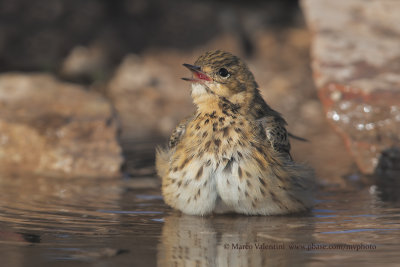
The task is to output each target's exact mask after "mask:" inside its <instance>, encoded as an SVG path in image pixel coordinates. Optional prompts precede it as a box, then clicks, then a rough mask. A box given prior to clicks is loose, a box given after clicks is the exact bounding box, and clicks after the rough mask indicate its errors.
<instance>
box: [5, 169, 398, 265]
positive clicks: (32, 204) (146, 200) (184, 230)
mask: <svg viewBox="0 0 400 267" xmlns="http://www.w3.org/2000/svg"><path fill="white" fill-rule="evenodd" d="M370 191H371V190H369V188H364V189H361V190H357V191H343V190H332V189H324V190H320V191H319V192H318V194H317V196H316V206H315V208H314V209H313V210H312V211H311V212H310V213H308V214H300V215H292V216H270V217H262V216H260V217H258V216H253V217H248V216H239V215H224V216H221V215H219V216H213V217H203V218H202V217H196V216H187V215H182V214H180V213H179V212H176V211H173V210H171V209H170V208H168V207H167V206H166V205H165V204H164V203H163V201H162V197H161V194H160V190H159V187H158V182H157V180H156V178H154V177H148V178H130V179H114V180H110V179H89V180H87V179H86V180H85V179H75V180H71V179H54V178H45V177H19V176H15V177H12V176H7V177H1V179H0V226H1V227H0V258H1V260H2V262H3V263H4V264H5V263H6V265H4V266H55V265H57V266H124V265H126V266H128V265H129V266H277V265H279V266H293V265H296V266H304V265H307V266H327V265H328V266H337V265H339V264H343V263H346V265H354V264H363V265H365V264H366V263H368V264H370V265H371V266H372V265H382V264H386V266H388V265H389V266H390V265H393V266H396V265H397V263H398V262H399V260H400V257H399V256H398V255H399V251H400V241H399V240H400V205H399V204H398V203H393V202H383V201H381V200H380V199H379V197H377V196H376V194H374V193H371V192H370ZM397 266H398V265H397Z"/></svg>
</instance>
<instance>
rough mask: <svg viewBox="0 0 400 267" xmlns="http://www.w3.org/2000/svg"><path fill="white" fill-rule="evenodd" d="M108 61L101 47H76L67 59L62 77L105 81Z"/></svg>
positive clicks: (62, 68)
mask: <svg viewBox="0 0 400 267" xmlns="http://www.w3.org/2000/svg"><path fill="white" fill-rule="evenodd" d="M108 65H109V64H108V59H107V56H106V53H105V49H104V48H103V47H101V45H98V44H94V45H91V46H76V47H74V48H73V49H72V50H71V52H70V53H69V55H68V56H67V57H66V58H65V60H64V62H63V63H62V66H61V69H60V75H61V76H62V77H65V78H67V79H69V80H73V81H80V80H89V81H90V80H95V81H97V80H103V79H105V76H106V75H105V73H107V66H108Z"/></svg>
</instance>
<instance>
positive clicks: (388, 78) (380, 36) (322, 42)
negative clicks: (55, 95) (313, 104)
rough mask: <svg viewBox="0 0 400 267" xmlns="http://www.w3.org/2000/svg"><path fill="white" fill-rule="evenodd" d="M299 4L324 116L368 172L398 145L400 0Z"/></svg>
mask: <svg viewBox="0 0 400 267" xmlns="http://www.w3.org/2000/svg"><path fill="white" fill-rule="evenodd" d="M302 7H303V10H304V12H305V14H306V18H307V23H308V26H309V28H310V29H311V31H312V33H313V42H312V50H311V51H312V58H313V62H312V67H313V72H314V81H315V84H316V85H317V87H318V89H319V97H320V99H321V101H322V103H323V106H324V110H325V113H326V116H327V118H328V120H329V121H330V122H331V124H332V125H333V127H334V128H335V130H336V131H337V132H338V133H339V134H340V135H341V136H342V137H343V139H344V140H345V143H346V145H347V148H348V149H349V150H350V152H351V153H352V155H353V156H354V158H355V160H356V162H357V165H358V167H359V168H360V170H361V171H362V172H363V173H366V174H371V173H373V172H374V169H375V167H376V166H377V163H378V158H379V156H380V154H381V152H382V151H383V150H386V149H388V148H390V147H394V146H400V134H399V133H400V72H399V70H400V63H399V62H400V46H399V43H400V16H398V14H399V13H400V2H398V1H378V0H373V1H368V2H366V1H363V0H350V1H349V0H338V1H329V0H303V1H302ZM396 14H397V15H396Z"/></svg>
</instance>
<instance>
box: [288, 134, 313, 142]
mask: <svg viewBox="0 0 400 267" xmlns="http://www.w3.org/2000/svg"><path fill="white" fill-rule="evenodd" d="M288 136H289V137H290V138H293V139H296V140H299V141H302V142H309V140H308V139H305V138H303V137H300V136H297V135H294V134H292V133H288Z"/></svg>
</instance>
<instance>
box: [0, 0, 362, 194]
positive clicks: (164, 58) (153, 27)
mask: <svg viewBox="0 0 400 267" xmlns="http://www.w3.org/2000/svg"><path fill="white" fill-rule="evenodd" d="M310 43H311V35H310V33H309V31H308V30H307V28H306V25H305V20H304V17H303V14H302V12H301V10H300V7H299V2H298V1H292V0H285V1H281V0H279V1H278V0H270V1H261V0H260V1H258V0H253V1H246V2H243V1H225V0H218V1H217V0H216V1H211V0H209V1H189V0H186V1H184V0H173V1H162V0H121V1H107V0H85V1H78V0H68V1H67V0H38V1H28V0H2V1H1V2H0V71H1V72H2V73H3V74H2V77H1V80H0V81H1V82H0V89H2V90H5V91H3V92H5V93H3V94H5V95H12V94H13V93H11V91H12V92H15V90H16V91H18V90H19V89H18V90H17V89H16V88H17V87H18V86H19V87H18V88H21V86H22V85H18V86H17V84H19V82H20V81H21V80H24V81H25V83H26V84H28V85H29V86H28V85H26V84H25V85H24V86H27V87H29V88H30V89H29V90H28V89H27V90H28V91H29V93H28V91H23V92H22V91H18V92H21V94H18V97H17V99H18V101H16V100H15V99H16V97H5V96H3V103H5V104H4V105H3V111H2V114H5V113H6V112H5V111H4V109H7V110H8V111H9V112H8V113H7V116H6V118H7V121H8V122H9V123H10V125H11V124H12V122H13V121H14V122H16V121H18V122H19V123H22V124H26V125H27V127H28V128H29V127H33V128H34V129H38V128H40V129H42V131H41V134H39V136H35V137H32V138H30V137H28V135H29V131H26V130H24V131H23V133H22V132H21V135H23V136H24V137H23V138H25V140H24V142H25V143H24V144H26V143H32V142H33V143H35V142H36V141H34V140H36V139H38V138H39V139H40V140H41V141H40V142H41V144H42V145H41V146H40V147H39V146H32V147H31V150H32V151H37V153H38V154H37V156H34V157H33V158H30V159H27V158H24V157H25V155H23V154H24V153H23V147H24V145H23V144H22V143H21V142H20V141H19V140H17V139H18V137H15V138H12V137H10V136H8V137H7V138H8V139H7V138H6V139H7V140H8V141H7V144H8V147H7V149H8V150H6V153H8V154H10V153H15V154H17V156H16V158H17V160H14V161H13V162H12V163H13V164H14V163H15V164H16V163H21V162H22V164H25V163H24V160H25V161H27V162H28V161H29V162H30V164H31V165H32V166H33V167H32V168H33V169H34V170H35V171H37V172H39V173H50V174H57V175H61V176H62V175H64V174H66V175H67V176H68V175H73V174H77V175H82V174H84V175H85V174H88V175H101V173H98V174H96V170H95V169H96V168H99V166H100V165H101V166H104V165H110V164H111V163H109V161H112V164H111V165H112V166H114V167H113V168H112V169H109V170H103V169H101V168H100V170H101V171H102V172H103V174H104V172H107V173H110V174H112V173H115V172H116V170H117V169H118V166H119V165H121V164H122V158H120V157H118V153H119V152H120V150H119V149H121V148H122V150H121V151H122V153H123V155H124V159H125V161H124V162H125V163H124V164H123V173H125V174H128V176H130V177H150V176H151V177H154V175H155V172H154V148H155V146H156V145H160V144H164V143H166V140H167V139H168V136H169V135H170V133H171V132H172V130H173V129H174V127H175V125H176V124H177V123H178V122H179V121H180V120H181V119H183V118H184V117H185V116H187V115H189V114H190V113H191V112H193V110H194V109H193V105H192V102H191V98H190V94H189V85H188V84H186V83H185V82H184V81H182V80H181V79H180V78H181V77H185V76H187V75H188V73H187V70H185V68H183V67H182V64H183V63H193V62H194V61H195V60H196V58H197V57H198V56H200V55H201V54H202V53H204V52H205V51H207V50H211V49H223V50H227V51H230V52H232V53H234V54H236V55H238V56H240V57H241V58H242V59H244V60H245V61H246V62H247V63H248V65H249V67H250V69H251V71H252V72H253V73H254V75H255V77H256V80H257V82H258V84H259V85H260V90H261V92H262V95H263V97H264V98H265V99H266V101H267V103H269V105H270V106H272V107H273V108H274V109H276V110H277V111H279V112H280V113H282V114H283V116H284V117H285V119H286V120H287V121H288V123H289V126H288V129H289V131H290V132H292V133H293V134H295V135H298V136H301V137H304V138H307V139H308V140H310V141H309V142H300V141H296V140H292V147H293V155H294V158H295V159H296V160H297V161H300V162H305V163H307V164H309V165H311V166H313V167H314V168H316V171H317V174H318V176H319V178H320V181H321V183H322V184H331V185H332V184H335V185H341V186H343V185H346V184H347V182H348V181H347V180H346V179H344V178H343V177H346V175H349V174H351V175H354V173H356V172H357V169H356V167H355V164H354V161H353V160H352V159H351V158H350V156H349V155H348V153H347V152H346V151H345V147H344V144H343V142H342V140H341V139H340V138H339V137H338V136H337V135H336V134H335V133H334V132H333V130H331V128H330V127H329V126H328V124H327V122H326V120H325V115H324V113H323V110H322V106H321V104H320V101H319V100H318V97H317V92H316V89H315V87H314V84H313V81H312V73H311V69H310V56H309V50H310ZM65 82H67V83H68V86H72V87H74V88H75V87H76V86H78V87H76V88H78V90H80V91H82V90H83V91H85V93H84V97H83V96H82V95H81V94H80V93H78V94H76V95H74V94H70V95H68V94H67V95H65V92H64V91H63V90H64V89H65V88H64V87H65V86H66V84H65ZM1 84H2V85H3V86H1ZM5 85H7V86H6V87H5ZM61 87H62V88H64V89H62V90H61V89H60V88H61ZM4 88H5V89H4ZM10 88H11V89H10ZM41 88H47V89H46V90H49V91H46V90H44V89H41ZM76 88H75V89H76ZM13 90H14V91H13ZM49 92H51V93H49ZM49 95H51V96H52V97H50V96H49ZM91 95H94V96H96V97H97V96H98V95H101V97H102V98H104V99H105V100H104V101H106V102H108V103H109V104H110V111H107V112H108V113H107V112H106V111H104V109H107V108H105V107H103V108H102V109H101V110H100V111H99V110H96V107H98V106H101V105H105V103H104V101H103V100H102V101H100V102H101V103H100V104H99V103H98V102H96V101H98V100H93V99H92V98H93V97H91ZM24 96H25V98H27V99H25V100H24V101H25V102H24V101H22V100H21V99H23V98H24ZM96 97H95V98H96ZM80 99H81V100H80ZM82 99H84V100H82ZM13 101H14V102H13ZM21 101H22V102H21ZM35 101H36V103H37V104H36V105H35V104H34V102H35ZM59 101H62V103H61V102H59ZM27 102H29V103H30V104H29V105H30V106H29V105H27V104H26V103H27ZM21 103H25V104H21ZM24 105H25V106H26V108H25V110H24ZM28 106H29V107H28ZM48 106H52V108H50V109H49V108H48ZM60 106H63V107H64V108H63V109H62V110H61V111H60V109H61V107H60ZM67 106H72V107H73V108H70V109H68V108H65V107H67ZM88 106H90V107H94V108H93V109H90V110H89V111H88V110H86V109H85V110H84V111H82V110H81V109H82V107H85V108H86V107H88ZM21 109H22V110H23V111H21ZM97 109H98V108H97ZM10 110H12V112H11V111H10ZM65 110H68V111H65ZM21 112H22V113H21ZM80 113H82V114H83V115H82V114H80ZM98 113H101V114H103V115H101V116H100V115H98ZM18 114H19V115H18ZM21 114H22V115H21ZM35 114H36V115H35ZM44 114H45V115H44ZM49 114H51V115H49ZM54 114H58V115H57V116H54ZM88 114H89V115H88ZM82 116H83V117H82ZM82 118H83V119H82ZM88 120H96V121H97V122H96V123H100V124H101V123H102V122H101V121H102V120H104V123H103V124H102V125H103V126H102V127H103V128H101V127H100V128H101V129H99V128H98V126H95V125H97V124H95V125H94V126H87V125H88V124H85V126H82V125H83V124H79V123H78V124H77V125H75V126H74V127H75V128H68V127H71V124H73V122H75V121H78V122H82V121H88ZM99 121H100V122H99ZM110 122H112V123H111V124H110ZM10 125H8V126H7V127H11V126H10ZM79 125H80V126H79ZM110 125H113V127H114V128H112V129H111V130H110V129H109V128H110V127H109V126H110ZM4 127H6V126H4ZM82 127H84V128H85V127H86V128H85V129H86V130H85V131H82ZM93 127H97V128H93ZM92 128H93V129H96V130H93V129H92ZM60 131H61V132H60ZM65 131H67V132H68V133H69V134H65ZM107 131H110V134H108V135H107V134H104V132H107ZM34 132H35V134H36V133H37V131H34ZM77 132H78V133H77ZM88 132H90V134H88ZM114 132H115V134H114ZM72 133H73V134H72ZM10 135H11V133H10ZM21 135H20V136H21ZM103 135H105V136H103ZM77 136H78V137H79V138H77ZM114 136H115V138H116V139H117V140H118V141H117V142H116V143H115V144H113V145H112V146H111V147H110V143H112V139H113V138H114ZM20 138H22V137H20ZM35 138H36V139H35ZM63 138H64V139H65V138H67V139H68V138H69V140H68V142H66V143H65V142H64V141H63V142H64V145H63V146H61V148H60V147H59V145H60V144H62V142H61V140H62V139H63ZM85 138H86V139H85ZM10 140H11V141H10ZM12 140H13V142H14V147H17V148H12V146H13V144H12ZM54 140H57V142H55V141H54ZM76 140H80V141H79V142H80V143H78V145H77V144H76ZM104 140H106V141H104ZM88 143H90V144H91V145H90V146H89V145H87V144H88ZM103 143H104V144H103ZM15 144H16V145H15ZM35 144H36V143H35ZM118 144H119V145H120V147H119V148H118ZM85 145H86V147H85V151H86V152H85V153H82V152H81V151H80V150H79V147H82V146H85ZM71 146H72V147H75V148H74V149H72V151H71ZM98 147H102V149H100V150H101V151H100V152H99V148H98ZM3 149H4V146H3ZM25 149H26V146H25ZM43 151H44V152H43ZM88 151H89V152H88ZM110 151H111V152H110ZM101 153H105V154H107V155H111V156H107V157H102V158H101V159H99V157H100V156H101ZM21 158H22V159H21ZM82 158H86V159H87V160H86V161H85V160H83V159H82ZM38 159H40V160H39V161H40V162H39V163H38ZM18 160H19V161H18ZM77 162H79V163H77ZM92 162H100V163H99V165H98V166H97V167H93V166H92V167H86V166H85V164H86V165H90V164H92ZM332 162H335V164H327V163H332ZM46 164H47V165H49V166H50V165H51V167H48V166H47V165H46ZM28 165H29V164H28ZM38 165H40V166H41V167H40V168H39V170H37V169H35V168H36V166H38ZM78 165H79V166H80V167H79V168H80V169H79V168H78V167H77V166H78ZM111 165H110V166H111ZM54 166H56V167H54ZM87 168H89V169H90V168H91V171H89V172H88V171H87V170H86V169H87ZM110 168H111V167H110ZM28 169H29V168H28Z"/></svg>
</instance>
